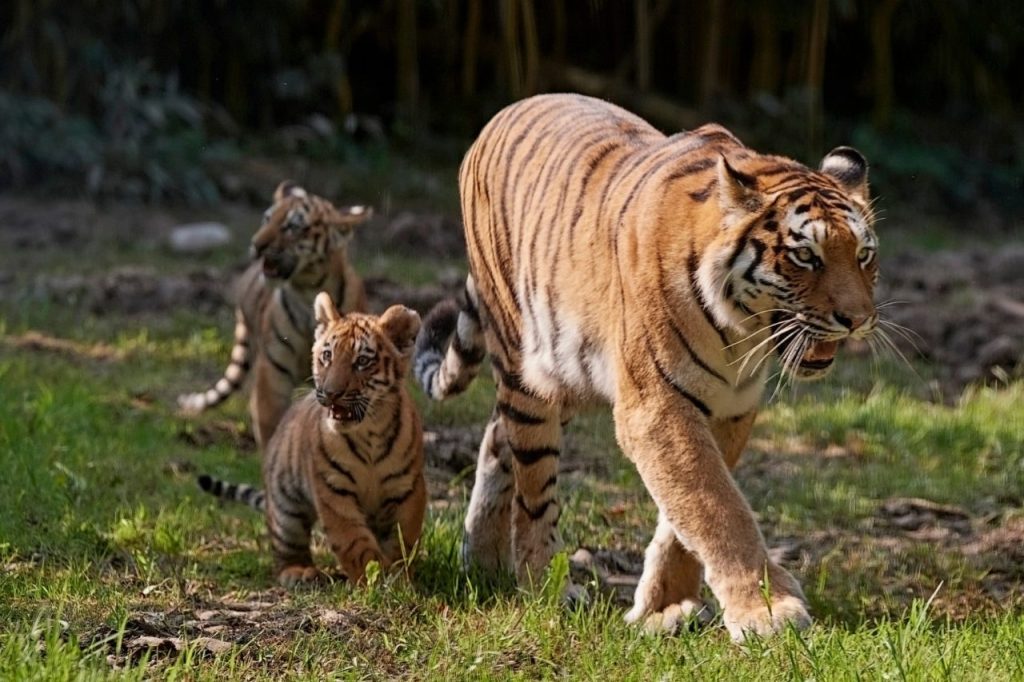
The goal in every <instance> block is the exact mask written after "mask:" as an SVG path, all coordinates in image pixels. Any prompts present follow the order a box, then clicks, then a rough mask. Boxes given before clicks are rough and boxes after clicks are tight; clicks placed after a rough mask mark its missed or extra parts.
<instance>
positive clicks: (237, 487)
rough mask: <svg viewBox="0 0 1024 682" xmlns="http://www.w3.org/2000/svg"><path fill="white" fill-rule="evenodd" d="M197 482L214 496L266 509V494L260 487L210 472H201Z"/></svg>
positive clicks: (259, 509) (257, 509)
mask: <svg viewBox="0 0 1024 682" xmlns="http://www.w3.org/2000/svg"><path fill="white" fill-rule="evenodd" d="M196 482H197V483H198V484H199V487H200V488H202V489H203V490H204V491H206V492H208V493H210V494H211V495H213V496H214V497H219V498H220V499H222V500H227V501H229V502H241V503H242V504H245V505H248V506H250V507H252V508H253V509H255V510H256V511H266V508H267V506H266V495H264V493H263V491H262V490H260V489H259V488H256V487H254V486H251V485H246V484H244V483H230V482H228V481H222V480H220V479H219V478H214V477H213V476H210V475H208V474H201V475H200V476H199V478H197V479H196Z"/></svg>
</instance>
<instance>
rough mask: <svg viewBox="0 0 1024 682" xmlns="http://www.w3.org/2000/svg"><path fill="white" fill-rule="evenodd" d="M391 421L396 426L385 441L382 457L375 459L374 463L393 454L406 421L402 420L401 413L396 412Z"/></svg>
mask: <svg viewBox="0 0 1024 682" xmlns="http://www.w3.org/2000/svg"><path fill="white" fill-rule="evenodd" d="M391 423H392V424H393V425H394V428H392V429H391V432H390V433H389V434H388V437H387V439H386V440H385V441H384V448H383V449H382V450H381V456H380V459H375V460H374V461H373V463H374V464H379V463H380V462H383V461H384V460H385V459H387V458H388V457H390V456H391V454H392V451H393V450H394V448H395V443H396V442H397V441H398V435H399V434H400V433H401V432H402V424H403V423H404V422H403V421H402V419H401V415H400V414H395V416H394V418H393V419H392V420H391Z"/></svg>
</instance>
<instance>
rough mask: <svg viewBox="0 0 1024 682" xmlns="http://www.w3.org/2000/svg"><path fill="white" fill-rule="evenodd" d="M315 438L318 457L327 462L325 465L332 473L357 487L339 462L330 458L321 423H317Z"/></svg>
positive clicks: (348, 472)
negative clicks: (318, 449)
mask: <svg viewBox="0 0 1024 682" xmlns="http://www.w3.org/2000/svg"><path fill="white" fill-rule="evenodd" d="M317 436H318V438H319V443H318V446H319V448H320V456H321V457H323V458H324V459H326V460H327V463H328V464H330V465H331V468H332V469H334V471H336V472H337V473H339V474H341V475H342V476H344V477H345V478H347V479H348V480H350V481H352V485H355V486H358V485H359V484H358V483H356V479H355V477H353V476H352V473H351V472H350V471H349V470H348V469H346V468H345V467H343V466H342V465H341V463H340V462H337V461H335V459H334V458H333V457H331V453H330V452H328V450H327V446H326V445H325V444H324V429H323V426H322V422H317Z"/></svg>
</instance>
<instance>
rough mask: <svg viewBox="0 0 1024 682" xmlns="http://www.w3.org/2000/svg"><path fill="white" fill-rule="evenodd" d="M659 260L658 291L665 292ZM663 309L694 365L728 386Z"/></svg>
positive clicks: (725, 380)
mask: <svg viewBox="0 0 1024 682" xmlns="http://www.w3.org/2000/svg"><path fill="white" fill-rule="evenodd" d="M657 259H658V290H659V291H665V268H664V264H663V261H662V258H661V254H658V255H657ZM662 308H663V314H664V315H665V319H666V320H668V324H669V328H670V329H671V330H672V332H673V333H674V334H675V335H676V340H677V341H678V342H679V344H680V345H681V346H682V347H683V349H684V350H686V352H687V354H689V356H690V359H691V360H693V362H694V364H696V365H697V366H698V367H700V368H701V369H702V370H704V371H705V372H707V373H708V374H710V375H711V376H713V377H715V378H716V379H718V380H719V381H721V382H722V383H723V384H728V383H729V381H728V380H727V379H726V378H725V377H724V376H722V375H721V374H719V373H718V372H717V371H715V370H714V369H712V368H711V366H710V365H709V364H708V363H706V362H705V361H704V359H703V358H702V357H700V355H698V354H697V351H695V350H694V349H693V346H691V345H690V342H689V341H687V339H686V335H685V334H683V330H682V329H680V328H679V325H677V324H676V321H675V318H673V317H672V313H671V311H669V310H667V309H666V308H665V306H664V305H662Z"/></svg>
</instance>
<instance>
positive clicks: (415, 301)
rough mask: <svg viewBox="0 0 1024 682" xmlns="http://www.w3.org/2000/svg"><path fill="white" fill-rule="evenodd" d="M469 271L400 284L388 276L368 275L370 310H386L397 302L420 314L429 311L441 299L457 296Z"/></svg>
mask: <svg viewBox="0 0 1024 682" xmlns="http://www.w3.org/2000/svg"><path fill="white" fill-rule="evenodd" d="M465 277H466V274H465V273H464V272H463V273H442V276H441V277H439V278H438V281H437V282H435V283H433V284H424V285H420V286H409V285H404V284H399V283H397V282H395V281H394V280H391V279H388V278H387V277H366V278H365V279H364V283H365V285H366V295H367V298H369V299H370V310H372V311H379V312H383V311H384V310H386V309H387V308H388V306H391V305H394V304H396V303H401V304H402V305H404V306H406V307H409V308H412V309H413V310H415V311H416V312H418V313H419V314H420V315H426V314H427V312H429V311H430V309H431V308H433V307H434V306H435V305H436V304H437V303H438V302H439V301H441V300H442V299H445V298H457V297H458V296H459V295H460V294H461V293H462V289H463V286H464V285H465Z"/></svg>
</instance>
